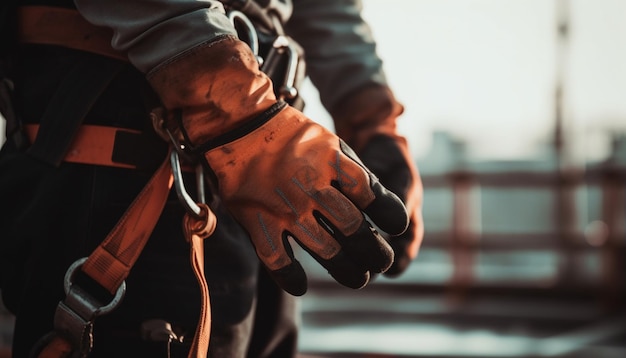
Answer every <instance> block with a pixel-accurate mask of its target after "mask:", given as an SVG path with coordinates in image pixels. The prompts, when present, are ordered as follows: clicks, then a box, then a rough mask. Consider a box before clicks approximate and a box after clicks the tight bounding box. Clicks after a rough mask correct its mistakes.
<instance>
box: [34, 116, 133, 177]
mask: <svg viewBox="0 0 626 358" xmlns="http://www.w3.org/2000/svg"><path fill="white" fill-rule="evenodd" d="M119 131H124V132H128V133H135V134H140V133H141V132H140V131H137V130H133V129H126V128H116V127H107V126H97V125H90V124H83V125H81V126H80V127H79V128H78V130H77V132H76V135H75V136H74V139H73V140H72V142H71V144H70V147H69V149H68V150H67V152H66V154H65V157H64V158H63V160H64V161H66V162H70V163H80V164H92V165H105V166H110V167H118V168H130V169H134V168H135V166H134V165H131V164H125V163H120V162H114V161H113V160H112V157H113V156H112V153H113V147H114V146H115V136H116V135H117V133H118V132H119ZM24 132H25V133H26V136H27V137H28V139H29V141H30V143H34V141H35V139H36V138H37V133H38V132H39V125H38V124H26V125H24Z"/></svg>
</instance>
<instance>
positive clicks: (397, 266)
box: [331, 86, 424, 277]
mask: <svg viewBox="0 0 626 358" xmlns="http://www.w3.org/2000/svg"><path fill="white" fill-rule="evenodd" d="M403 110H404V108H403V106H402V105H401V104H399V103H398V102H397V101H396V100H395V98H394V97H393V94H392V93H391V91H390V90H389V89H388V88H386V87H383V86H371V87H367V88H364V89H362V90H360V91H359V92H357V93H355V94H353V95H351V96H349V97H348V98H347V99H346V100H345V101H343V102H341V103H340V104H339V105H338V106H337V109H336V110H333V111H332V113H331V115H332V116H333V119H334V122H335V128H336V131H337V134H338V135H339V137H340V138H342V139H344V140H345V141H346V142H347V143H348V144H349V145H350V146H351V147H352V148H354V149H355V151H356V152H357V154H358V155H359V157H360V158H361V160H362V161H363V163H364V164H365V166H367V167H368V168H369V169H370V170H371V171H372V172H373V173H374V174H375V175H376V176H377V177H378V178H379V180H380V182H381V183H382V184H383V185H385V187H386V188H388V189H389V190H391V191H392V192H394V193H396V194H397V195H398V196H399V197H400V199H402V201H403V202H404V204H405V205H406V207H407V209H408V211H409V214H410V222H409V228H408V229H407V230H406V231H405V232H404V233H402V234H401V235H398V236H393V233H388V234H389V235H385V237H386V238H387V240H388V241H389V243H390V244H391V247H392V248H393V250H394V253H395V261H394V263H393V265H392V266H391V268H390V269H389V270H387V271H386V272H385V275H387V276H390V277H392V276H397V275H399V274H401V273H402V272H404V271H405V270H406V268H407V267H408V266H409V264H410V263H411V261H412V260H413V259H414V258H415V257H416V256H417V252H418V250H419V246H420V244H421V242H422V238H423V236H424V226H423V221H422V191H423V189H422V182H421V179H420V176H419V172H418V170H417V166H416V165H415V163H414V161H413V159H412V158H411V155H410V152H409V149H408V144H407V140H406V138H404V137H402V136H400V135H398V133H397V128H396V121H397V119H398V117H399V116H400V115H401V114H402V112H403ZM383 230H384V229H383Z"/></svg>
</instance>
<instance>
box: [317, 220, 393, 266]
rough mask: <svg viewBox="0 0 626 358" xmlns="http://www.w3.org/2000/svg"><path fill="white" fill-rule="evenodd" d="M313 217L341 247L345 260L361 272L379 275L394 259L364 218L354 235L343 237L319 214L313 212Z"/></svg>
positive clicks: (386, 244) (382, 240)
mask: <svg viewBox="0 0 626 358" xmlns="http://www.w3.org/2000/svg"><path fill="white" fill-rule="evenodd" d="M314 216H315V218H316V219H317V221H318V222H319V224H320V225H321V226H322V227H324V228H326V230H328V231H329V233H330V234H331V235H332V236H333V237H334V238H335V240H337V242H338V243H339V244H340V245H341V248H342V252H343V253H345V256H346V258H347V259H349V260H350V261H352V262H354V264H356V265H357V266H358V267H360V268H362V270H364V271H372V272H376V273H380V272H385V271H387V269H389V267H390V266H391V264H392V262H393V258H394V253H393V250H392V248H391V247H390V246H389V244H388V243H387V241H386V240H385V239H384V238H383V237H382V236H381V235H380V234H379V233H378V232H377V231H376V229H374V228H373V227H372V225H370V223H369V222H368V221H367V220H365V218H363V220H362V221H361V225H360V226H359V228H358V229H357V230H356V231H355V232H354V233H352V234H350V235H344V234H343V233H342V232H341V230H339V229H338V228H337V227H336V226H335V225H334V224H333V223H332V222H331V221H330V220H328V218H326V217H325V216H324V215H322V214H321V213H319V212H315V213H314Z"/></svg>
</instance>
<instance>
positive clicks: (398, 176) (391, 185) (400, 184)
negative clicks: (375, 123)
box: [359, 135, 413, 203]
mask: <svg viewBox="0 0 626 358" xmlns="http://www.w3.org/2000/svg"><path fill="white" fill-rule="evenodd" d="M359 157H360V158H361V160H362V161H363V164H364V165H365V166H366V167H367V168H368V169H369V170H370V171H371V172H372V173H373V174H374V175H376V177H377V178H378V179H379V180H380V182H381V183H383V184H384V186H385V187H386V188H387V189H389V190H390V191H392V192H393V193H395V194H396V195H398V197H399V198H400V199H401V200H402V202H405V203H406V200H407V197H408V194H409V189H410V188H411V185H412V184H413V173H412V172H411V169H410V168H409V165H408V163H406V159H405V157H404V154H403V153H402V151H401V150H400V148H399V147H398V144H397V142H396V140H395V139H394V138H392V137H389V136H386V135H378V136H375V137H373V138H372V139H370V141H369V142H368V143H367V145H366V146H365V147H364V148H363V149H362V150H361V151H360V152H359Z"/></svg>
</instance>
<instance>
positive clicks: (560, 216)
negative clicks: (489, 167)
mask: <svg viewBox="0 0 626 358" xmlns="http://www.w3.org/2000/svg"><path fill="white" fill-rule="evenodd" d="M422 180H423V183H424V188H425V191H428V190H431V189H448V190H450V191H451V193H452V206H453V208H452V218H451V225H450V227H449V229H447V230H443V231H437V232H429V230H428V226H427V228H426V235H425V239H424V243H423V249H428V248H439V249H445V250H447V251H448V252H449V254H450V257H451V258H452V265H453V268H452V270H453V271H452V275H451V278H450V280H449V282H445V283H444V285H445V286H446V289H447V290H448V292H449V293H450V295H451V296H452V298H454V299H455V300H457V301H458V300H461V301H462V300H464V299H465V298H466V296H467V294H468V293H469V291H470V290H473V289H475V288H476V287H477V286H478V284H477V280H476V279H475V275H474V273H475V267H476V265H475V263H476V255H477V253H479V252H481V251H484V252H487V251H490V250H504V251H515V250H524V249H530V250H537V249H541V250H550V251H552V252H555V253H557V254H559V257H560V258H561V262H560V265H559V273H558V277H557V280H556V281H554V282H551V284H550V285H537V286H534V287H533V285H526V286H522V287H520V285H513V284H511V285H508V284H506V283H499V284H498V285H496V286H495V287H491V289H492V290H493V291H500V292H502V291H506V290H508V291H511V290H513V291H515V290H524V289H525V290H526V291H528V292H532V294H542V293H543V294H562V295H587V296H589V295H591V296H593V297H592V298H594V299H597V302H598V304H599V305H600V306H601V309H602V310H603V311H605V312H612V311H614V310H618V309H620V308H622V309H623V303H624V302H626V295H625V292H626V278H625V277H624V272H625V271H626V264H625V259H626V245H625V243H626V240H625V232H624V226H625V223H626V197H625V195H624V193H625V186H626V168H624V167H619V166H616V165H612V164H610V163H608V164H605V165H601V166H597V167H593V168H586V169H585V170H562V171H555V172H536V171H517V172H497V173H479V172H471V171H465V170H457V171H452V172H449V173H446V174H441V175H424V176H423V177H422ZM584 187H596V188H597V189H599V190H600V193H601V195H600V197H601V200H600V201H601V208H600V212H601V223H603V231H602V232H601V233H598V235H601V236H602V237H599V238H596V239H594V241H593V243H590V242H589V237H588V234H587V235H586V234H585V233H584V232H583V231H582V230H580V228H579V227H580V225H579V223H578V222H577V215H578V210H579V209H580V208H579V207H578V206H580V203H577V201H576V200H575V191H576V190H577V189H579V188H584ZM485 188H501V189H519V188H527V189H542V190H545V189H548V190H549V191H550V192H551V193H553V194H554V198H555V200H554V205H553V206H554V207H553V208H552V212H553V221H554V224H555V225H554V231H553V232H540V233H537V232H531V231H530V230H529V232H528V233H506V232H488V231H484V230H480V231H481V232H477V230H476V229H475V227H474V226H475V225H472V220H473V217H472V215H473V212H472V211H473V210H474V208H475V207H476V206H475V205H474V203H473V201H474V200H476V199H475V197H474V196H472V191H473V190H476V189H479V190H482V189H485ZM504 204H505V205H506V203H504ZM425 205H426V207H427V205H428V203H426V204H425ZM425 210H426V209H425ZM528 210H533V208H528ZM591 251H593V252H595V253H597V254H598V257H599V259H600V260H599V261H600V268H599V270H600V275H599V277H597V282H593V283H591V284H590V283H589V282H586V281H584V280H580V279H579V278H578V277H577V275H576V272H577V271H580V270H579V269H578V268H577V267H576V266H577V265H578V260H577V257H578V256H579V255H580V254H581V253H584V252H591ZM418 259H419V258H418ZM483 288H484V287H483Z"/></svg>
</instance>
